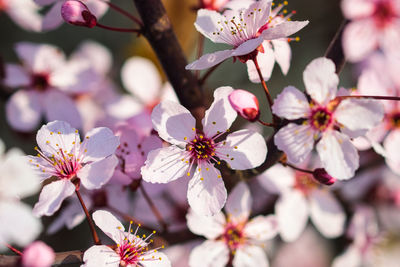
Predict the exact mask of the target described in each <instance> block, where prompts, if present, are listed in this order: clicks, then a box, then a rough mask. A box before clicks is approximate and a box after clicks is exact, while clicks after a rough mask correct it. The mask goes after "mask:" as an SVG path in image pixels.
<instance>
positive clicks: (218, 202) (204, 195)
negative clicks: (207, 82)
mask: <svg viewBox="0 0 400 267" xmlns="http://www.w3.org/2000/svg"><path fill="white" fill-rule="evenodd" d="M232 91H233V89H232V88H231V87H220V88H218V89H216V90H215V92H214V102H213V103H212V104H211V107H210V108H209V109H208V110H207V111H206V113H205V117H204V119H203V120H202V124H203V130H202V131H200V130H196V128H195V127H196V122H195V118H194V117H193V116H192V115H191V114H190V112H189V111H188V110H187V109H186V108H184V107H183V106H181V105H179V104H177V103H175V102H172V101H164V102H161V103H160V104H159V105H157V106H156V107H155V108H154V110H153V113H152V121H153V125H154V129H155V130H156V131H157V132H158V134H159V136H160V137H161V138H162V139H164V140H165V141H167V142H169V143H171V144H172V145H171V146H169V147H165V148H160V149H156V150H153V151H151V152H150V153H149V155H148V157H147V160H146V162H145V166H143V167H142V169H141V173H142V176H143V179H144V180H145V181H147V182H151V183H168V182H171V181H174V180H176V179H178V178H180V177H183V176H185V175H187V176H188V177H191V179H190V182H189V186H188V194H187V197H188V201H189V205H190V206H191V207H192V208H193V209H194V210H195V211H196V212H198V213H200V214H203V215H212V214H215V213H217V212H218V211H220V210H221V209H222V207H223V205H224V204H225V201H226V196H227V192H226V189H225V186H224V182H223V180H222V176H221V173H220V171H219V170H218V169H216V168H215V167H214V164H217V165H219V164H220V163H221V162H220V160H224V161H226V162H227V164H228V165H229V166H230V167H231V168H232V169H236V170H244V169H250V168H254V167H256V166H259V165H260V164H261V163H262V162H264V160H265V157H266V155H267V147H266V144H265V141H264V138H263V137H262V136H261V135H260V134H259V133H256V132H253V131H251V130H247V129H244V130H240V131H236V132H234V133H231V134H229V135H228V136H227V137H226V139H225V140H223V139H222V138H220V137H221V136H222V135H223V134H224V133H226V132H228V131H229V127H230V126H231V124H232V123H233V121H234V120H235V119H236V116H237V114H236V111H235V110H233V108H232V107H231V105H230V104H229V101H228V95H229V94H230V93H231V92H232ZM219 140H220V141H219ZM193 169H194V170H193Z"/></svg>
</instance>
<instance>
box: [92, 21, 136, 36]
mask: <svg viewBox="0 0 400 267" xmlns="http://www.w3.org/2000/svg"><path fill="white" fill-rule="evenodd" d="M96 26H97V27H99V28H102V29H106V30H109V31H114V32H134V33H137V34H140V33H141V32H142V31H141V30H140V29H125V28H116V27H110V26H106V25H103V24H100V23H97V24H96Z"/></svg>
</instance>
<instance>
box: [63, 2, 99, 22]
mask: <svg viewBox="0 0 400 267" xmlns="http://www.w3.org/2000/svg"><path fill="white" fill-rule="evenodd" d="M61 16H62V17H63V19H64V20H65V21H66V22H68V23H69V24H72V25H77V26H84V27H89V28H93V27H94V26H96V24H97V19H96V17H95V16H94V15H93V14H92V12H90V10H89V8H88V7H87V6H86V5H85V4H84V3H82V2H81V1H77V0H68V1H66V2H64V4H63V5H62V7H61Z"/></svg>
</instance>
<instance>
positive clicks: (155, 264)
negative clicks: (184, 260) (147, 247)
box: [139, 252, 171, 267]
mask: <svg viewBox="0 0 400 267" xmlns="http://www.w3.org/2000/svg"><path fill="white" fill-rule="evenodd" d="M149 256H151V258H146V257H145V258H144V259H145V260H141V261H139V262H140V265H141V266H143V267H170V266H171V262H170V260H169V259H168V257H167V255H165V254H164V253H161V252H153V253H151V254H149ZM153 257H154V258H153ZM146 259H148V260H146Z"/></svg>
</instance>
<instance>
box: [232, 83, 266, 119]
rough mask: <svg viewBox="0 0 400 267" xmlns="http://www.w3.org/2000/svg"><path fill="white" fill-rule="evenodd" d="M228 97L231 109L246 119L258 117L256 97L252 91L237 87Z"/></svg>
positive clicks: (258, 110)
mask: <svg viewBox="0 0 400 267" xmlns="http://www.w3.org/2000/svg"><path fill="white" fill-rule="evenodd" d="M228 99H229V102H230V103H231V105H232V107H233V109H234V110H236V111H237V113H239V115H240V116H242V117H243V118H245V119H246V120H249V121H256V120H257V119H258V118H259V117H260V109H259V105H258V99H257V97H256V96H255V95H253V94H252V93H249V92H247V91H245V90H240V89H238V90H234V91H233V92H232V93H230V95H229V96H228Z"/></svg>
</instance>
